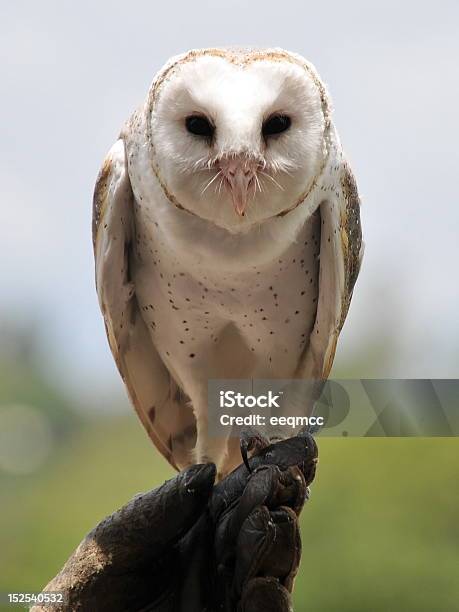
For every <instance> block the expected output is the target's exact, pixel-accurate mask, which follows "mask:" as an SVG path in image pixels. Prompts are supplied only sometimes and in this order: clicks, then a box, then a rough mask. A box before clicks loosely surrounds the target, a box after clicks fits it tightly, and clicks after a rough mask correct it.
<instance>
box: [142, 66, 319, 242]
mask: <svg viewBox="0 0 459 612" xmlns="http://www.w3.org/2000/svg"><path fill="white" fill-rule="evenodd" d="M150 121H151V133H152V142H153V147H154V155H155V163H156V165H157V167H158V170H159V173H160V175H161V179H162V181H163V183H164V185H165V186H166V188H167V190H168V192H169V193H170V194H172V195H173V196H174V198H175V199H176V200H177V201H178V202H179V203H180V204H181V206H183V207H184V208H186V209H188V210H190V211H192V212H193V213H195V214H197V215H198V216H200V217H202V218H205V219H207V220H210V221H212V222H214V223H215V224H217V225H219V226H221V227H225V228H227V229H229V230H231V231H240V230H243V229H245V228H248V227H250V226H251V225H253V224H254V223H259V222H261V221H263V220H265V219H267V218H270V217H272V216H274V215H276V214H278V213H281V212H282V211H284V210H287V209H289V208H291V207H292V206H294V204H295V203H296V201H297V200H298V199H299V198H300V197H301V195H302V194H303V193H304V192H305V190H306V189H307V187H308V185H309V184H310V182H311V181H312V179H313V177H314V176H316V174H317V173H318V172H319V170H320V167H321V164H322V160H323V156H324V144H323V135H324V128H325V119H324V115H323V110H322V101H321V96H320V92H319V90H318V87H317V85H316V84H315V82H314V81H313V79H312V77H311V76H310V74H309V73H308V72H307V71H306V70H305V69H304V68H303V67H302V66H300V65H298V64H296V63H293V62H288V61H272V60H260V59H258V60H257V61H253V62H250V61H249V62H247V63H245V64H237V63H234V62H231V61H229V59H226V58H224V57H218V56H213V55H202V56H200V57H198V58H195V59H193V60H192V61H185V62H183V63H181V64H179V65H178V66H177V67H176V68H175V69H174V71H173V72H172V74H171V75H170V76H168V77H167V78H166V79H165V80H164V82H163V83H162V84H161V86H160V88H159V90H158V94H157V97H156V99H155V102H154V105H153V111H152V114H151V117H150Z"/></svg>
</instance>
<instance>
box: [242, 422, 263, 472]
mask: <svg viewBox="0 0 459 612" xmlns="http://www.w3.org/2000/svg"><path fill="white" fill-rule="evenodd" d="M269 445H270V441H269V440H268V438H265V436H262V435H261V434H260V433H259V432H258V431H256V430H255V429H252V428H248V429H243V430H242V431H241V437H240V448H241V456H242V461H243V462H244V465H245V467H246V468H247V469H248V471H249V472H251V471H252V469H251V467H250V465H249V459H248V457H247V454H248V453H249V452H250V451H253V453H252V454H255V455H256V454H257V453H259V452H260V451H262V450H263V449H264V448H266V447H267V446H269Z"/></svg>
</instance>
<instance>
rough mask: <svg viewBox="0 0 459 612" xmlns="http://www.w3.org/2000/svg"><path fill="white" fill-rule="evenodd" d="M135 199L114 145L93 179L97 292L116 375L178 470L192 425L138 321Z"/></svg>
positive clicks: (192, 438) (120, 148)
mask: <svg viewBox="0 0 459 612" xmlns="http://www.w3.org/2000/svg"><path fill="white" fill-rule="evenodd" d="M134 204H135V199H134V195H133V192H132V189H131V184H130V180H129V176H128V171H127V165H126V154H125V146H124V142H123V140H122V139H120V140H118V141H117V142H116V143H115V144H114V146H113V147H112V148H111V150H110V151H109V153H108V155H107V157H106V158H105V161H104V163H103V166H102V168H101V170H100V173H99V176H98V178H97V182H96V187H95V192H94V202H93V242H94V254H95V263H96V287H97V293H98V297H99V304H100V308H101V310H102V314H103V316H104V320H105V328H106V332H107V337H108V341H109V344H110V348H111V351H112V353H113V356H114V358H115V361H116V364H117V366H118V370H119V371H120V374H121V376H122V378H123V380H124V383H125V385H126V387H127V390H128V393H129V396H130V398H131V401H132V403H133V404H134V407H135V409H136V411H137V413H138V415H139V417H140V420H141V421H142V423H143V425H144V427H145V429H146V430H147V432H148V434H149V436H150V438H151V439H152V440H153V442H154V444H155V445H156V447H157V448H158V450H159V451H160V452H161V453H162V454H163V455H164V457H165V458H166V459H167V460H168V461H169V462H170V463H171V464H172V465H173V466H174V467H175V468H177V469H182V468H184V467H186V465H188V464H189V463H190V462H191V450H192V449H193V448H194V446H195V443H196V428H195V419H194V415H193V412H192V409H191V407H190V405H189V402H187V398H186V397H184V396H183V394H182V393H181V392H180V390H179V389H178V387H177V385H176V384H175V382H174V380H173V379H172V378H171V376H170V373H169V371H168V370H167V368H166V367H165V365H164V363H163V361H162V360H161V358H160V356H159V355H158V352H157V351H156V349H155V347H154V344H153V342H152V340H151V336H150V334H149V332H148V329H147V328H146V325H145V322H144V320H143V318H142V316H141V313H140V310H139V306H138V303H137V299H136V294H135V286H134V284H133V282H132V280H131V278H130V260H131V248H132V241H133V236H134V214H133V207H134Z"/></svg>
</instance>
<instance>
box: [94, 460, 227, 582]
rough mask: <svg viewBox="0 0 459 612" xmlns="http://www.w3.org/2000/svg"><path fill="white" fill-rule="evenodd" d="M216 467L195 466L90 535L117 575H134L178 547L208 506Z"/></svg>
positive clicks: (137, 500) (142, 497) (134, 499)
mask: <svg viewBox="0 0 459 612" xmlns="http://www.w3.org/2000/svg"><path fill="white" fill-rule="evenodd" d="M215 472H216V469H215V465H214V464H212V463H209V464H201V465H193V466H191V467H190V468H188V469H187V470H185V471H183V472H181V473H180V474H178V475H177V476H176V477H175V478H172V479H171V480H168V481H166V482H165V483H164V484H163V485H162V486H161V487H159V488H157V489H154V490H152V491H149V492H148V493H143V494H141V495H138V496H136V497H134V498H133V499H132V500H131V501H130V502H129V503H128V504H126V505H125V506H123V508H121V510H118V512H115V513H114V514H112V515H111V516H109V517H107V518H106V519H105V520H103V521H102V522H101V523H99V525H98V526H97V527H96V528H95V529H94V530H93V531H92V532H91V533H90V534H89V536H88V538H87V540H88V539H89V540H93V541H95V544H96V545H97V547H98V549H99V551H100V552H101V553H104V551H105V552H106V553H107V555H109V556H110V559H111V561H110V565H111V567H112V569H113V571H114V572H117V571H119V572H120V573H122V572H124V571H125V568H128V569H129V571H132V570H133V569H134V568H135V567H139V566H140V565H142V564H144V563H145V562H148V561H150V560H151V559H154V558H157V557H160V556H161V555H162V553H163V552H164V551H165V550H166V549H169V548H170V546H171V545H173V544H175V543H176V542H177V541H178V540H179V539H180V538H181V537H182V536H183V535H184V534H185V533H186V532H187V531H188V530H189V529H190V528H191V526H192V525H193V524H194V523H195V522H196V521H197V519H198V517H199V515H200V514H201V513H202V512H203V510H204V508H205V507H206V504H207V502H208V499H209V496H210V493H211V491H212V488H213V485H214V480H215Z"/></svg>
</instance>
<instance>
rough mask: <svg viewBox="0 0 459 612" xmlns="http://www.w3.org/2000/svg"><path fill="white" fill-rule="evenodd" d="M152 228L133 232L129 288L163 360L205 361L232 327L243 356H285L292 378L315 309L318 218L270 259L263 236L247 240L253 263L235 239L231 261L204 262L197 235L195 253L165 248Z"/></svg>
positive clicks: (164, 241)
mask: <svg viewBox="0 0 459 612" xmlns="http://www.w3.org/2000/svg"><path fill="white" fill-rule="evenodd" d="M155 223H156V222H155V221H153V223H152V224H148V223H147V224H145V223H143V224H142V230H141V231H137V233H136V262H135V266H134V269H135V285H136V293H137V299H138V300H139V305H140V309H141V312H142V316H143V318H144V320H145V321H146V323H147V325H148V327H149V330H150V333H151V334H152V336H153V338H154V342H155V345H156V346H157V348H158V350H159V351H160V352H161V353H162V354H163V355H164V357H165V358H166V359H168V358H173V359H174V360H177V359H178V360H179V361H180V360H181V359H182V360H183V361H184V362H186V360H187V359H192V360H195V359H196V358H197V357H200V356H202V355H203V354H204V353H205V354H206V355H209V354H210V352H209V347H213V346H216V345H218V343H219V342H220V341H221V339H222V337H223V336H224V331H225V329H226V328H227V327H228V325H232V326H234V328H235V329H237V330H238V333H239V334H240V338H241V342H244V345H245V346H246V348H247V350H248V351H250V352H253V353H255V354H258V353H260V354H262V353H263V355H266V361H267V362H269V363H272V361H273V358H274V359H275V361H279V363H281V362H282V363H286V362H285V360H286V358H287V357H286V356H289V358H290V359H291V366H290V367H289V368H287V369H288V373H289V374H290V375H292V374H293V372H292V369H293V367H294V364H296V362H297V360H298V356H299V354H300V353H301V352H302V351H303V350H304V348H305V345H306V343H307V341H308V338H309V333H310V331H311V329H312V325H313V322H314V319H315V313H316V309H317V294H318V269H319V261H318V254H319V248H320V218H319V217H318V215H313V216H312V217H311V218H310V219H309V220H308V221H306V222H305V223H304V225H303V227H302V228H301V230H300V231H299V232H298V234H297V236H296V239H295V240H294V241H293V242H291V243H290V244H288V245H287V246H286V248H284V249H283V250H282V251H281V252H277V253H275V256H271V257H270V256H269V255H270V253H271V252H272V248H271V247H272V245H271V244H270V243H269V238H268V237H267V240H266V244H263V242H262V241H260V239H259V236H258V242H257V237H254V240H253V242H254V245H255V244H256V249H257V251H254V255H253V257H251V256H250V250H248V249H247V248H245V249H244V246H243V247H242V248H241V247H240V243H239V242H238V239H237V237H235V238H234V240H233V248H234V252H233V259H231V253H230V254H229V255H228V254H227V253H226V252H225V254H224V256H222V255H221V253H219V251H218V249H215V252H214V254H213V256H212V245H211V244H210V245H209V244H207V245H206V244H204V245H203V244H202V241H205V238H206V237H205V236H204V235H203V236H201V244H197V243H195V248H193V244H190V245H189V250H187V249H184V248H177V243H175V244H174V242H173V241H172V245H173V246H172V245H171V241H170V240H168V236H167V235H164V231H163V232H162V231H159V227H158V226H157V225H156V224H155ZM155 230H156V231H155ZM196 240H199V237H196ZM230 242H231V239H230ZM174 246H175V248H174ZM230 247H231V245H229V246H228V248H230ZM262 248H265V249H266V252H265V253H260V252H259V249H262ZM203 249H206V254H205V255H204V256H203V255H202V250H203ZM199 251H201V255H200V256H197V252H199Z"/></svg>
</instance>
